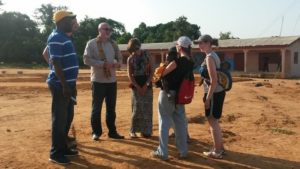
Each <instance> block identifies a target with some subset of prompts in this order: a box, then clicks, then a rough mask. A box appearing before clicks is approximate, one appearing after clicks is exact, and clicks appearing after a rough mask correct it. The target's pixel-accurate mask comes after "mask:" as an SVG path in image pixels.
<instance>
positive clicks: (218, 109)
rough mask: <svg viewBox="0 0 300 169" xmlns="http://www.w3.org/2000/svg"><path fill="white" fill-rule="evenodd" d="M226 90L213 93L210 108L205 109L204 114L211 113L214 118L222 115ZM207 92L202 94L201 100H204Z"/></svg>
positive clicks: (208, 114)
mask: <svg viewBox="0 0 300 169" xmlns="http://www.w3.org/2000/svg"><path fill="white" fill-rule="evenodd" d="M225 95H226V92H225V91H222V92H218V93H214V94H213V97H212V98H211V102H210V109H207V110H205V116H206V117H209V116H210V115H213V117H214V118H216V119H219V118H221V116H222V110H223V104H224V99H225ZM206 96H207V93H205V94H204V97H203V102H205V100H206Z"/></svg>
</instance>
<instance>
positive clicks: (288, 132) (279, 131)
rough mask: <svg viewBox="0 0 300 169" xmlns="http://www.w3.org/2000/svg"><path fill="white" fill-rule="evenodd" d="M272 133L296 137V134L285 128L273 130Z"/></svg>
mask: <svg viewBox="0 0 300 169" xmlns="http://www.w3.org/2000/svg"><path fill="white" fill-rule="evenodd" d="M271 131H272V133H280V134H286V135H295V134H296V133H295V132H293V131H290V130H287V129H283V128H271Z"/></svg>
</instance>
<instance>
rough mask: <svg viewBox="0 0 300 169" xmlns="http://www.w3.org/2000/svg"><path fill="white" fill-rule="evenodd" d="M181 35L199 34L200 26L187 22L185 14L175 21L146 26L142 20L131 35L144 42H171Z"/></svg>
mask: <svg viewBox="0 0 300 169" xmlns="http://www.w3.org/2000/svg"><path fill="white" fill-rule="evenodd" d="M182 35H185V36H188V37H190V38H191V39H192V40H193V39H197V38H198V37H199V36H200V35H201V33H200V26H198V25H196V24H191V23H189V22H188V20H187V18H186V17H185V16H181V17H179V18H178V19H176V20H175V21H171V22H168V23H165V24H162V23H160V24H158V25H155V26H147V25H146V24H145V23H143V22H142V23H141V24H140V25H139V27H138V28H136V29H134V32H133V36H134V37H137V38H139V39H140V40H141V42H144V43H154V42H171V41H175V40H176V39H178V38H179V37H180V36H182Z"/></svg>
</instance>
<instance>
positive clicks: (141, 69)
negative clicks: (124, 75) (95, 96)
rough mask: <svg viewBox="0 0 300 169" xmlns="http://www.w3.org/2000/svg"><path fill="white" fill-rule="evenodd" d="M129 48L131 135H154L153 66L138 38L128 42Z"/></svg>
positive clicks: (133, 136)
mask: <svg viewBox="0 0 300 169" xmlns="http://www.w3.org/2000/svg"><path fill="white" fill-rule="evenodd" d="M127 50H128V51H129V53H130V56H129V57H128V59H127V71H128V78H129V81H130V83H131V88H132V118H131V129H130V137H131V138H135V137H137V135H136V133H137V132H140V133H141V135H142V137H151V135H152V126H153V125H152V117H153V90H152V82H151V79H152V76H153V68H152V62H151V59H150V57H149V56H148V54H147V52H146V51H143V50H141V43H140V41H139V40H138V39H137V38H132V39H130V41H129V42H128V47H127Z"/></svg>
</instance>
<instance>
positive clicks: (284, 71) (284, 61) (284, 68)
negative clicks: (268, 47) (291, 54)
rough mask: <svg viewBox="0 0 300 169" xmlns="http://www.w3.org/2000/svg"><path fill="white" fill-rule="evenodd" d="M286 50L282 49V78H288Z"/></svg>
mask: <svg viewBox="0 0 300 169" xmlns="http://www.w3.org/2000/svg"><path fill="white" fill-rule="evenodd" d="M286 75H287V73H286V49H281V77H282V78H286Z"/></svg>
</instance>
